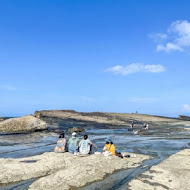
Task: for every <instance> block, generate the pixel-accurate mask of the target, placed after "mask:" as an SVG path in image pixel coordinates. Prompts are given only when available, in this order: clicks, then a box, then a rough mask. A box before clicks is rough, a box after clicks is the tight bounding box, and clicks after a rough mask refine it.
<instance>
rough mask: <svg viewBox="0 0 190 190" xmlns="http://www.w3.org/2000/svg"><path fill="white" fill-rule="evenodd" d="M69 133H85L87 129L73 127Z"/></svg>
mask: <svg viewBox="0 0 190 190" xmlns="http://www.w3.org/2000/svg"><path fill="white" fill-rule="evenodd" d="M68 132H69V133H73V132H85V129H83V128H80V127H73V128H70V129H68Z"/></svg>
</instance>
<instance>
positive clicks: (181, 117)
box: [179, 115, 190, 121]
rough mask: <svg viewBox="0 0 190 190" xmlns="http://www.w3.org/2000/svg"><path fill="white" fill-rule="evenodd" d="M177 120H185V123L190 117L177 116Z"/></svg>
mask: <svg viewBox="0 0 190 190" xmlns="http://www.w3.org/2000/svg"><path fill="white" fill-rule="evenodd" d="M179 119H181V120H185V121H190V117H189V116H185V115H179Z"/></svg>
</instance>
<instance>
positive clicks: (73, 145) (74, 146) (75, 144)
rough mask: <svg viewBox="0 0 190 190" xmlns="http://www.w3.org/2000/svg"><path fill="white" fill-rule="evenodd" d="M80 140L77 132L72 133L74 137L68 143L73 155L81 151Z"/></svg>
mask: <svg viewBox="0 0 190 190" xmlns="http://www.w3.org/2000/svg"><path fill="white" fill-rule="evenodd" d="M79 142H80V140H79V138H77V134H76V133H75V132H73V133H72V137H71V138H70V139H69V141H68V151H69V152H71V153H76V152H78V151H79Z"/></svg>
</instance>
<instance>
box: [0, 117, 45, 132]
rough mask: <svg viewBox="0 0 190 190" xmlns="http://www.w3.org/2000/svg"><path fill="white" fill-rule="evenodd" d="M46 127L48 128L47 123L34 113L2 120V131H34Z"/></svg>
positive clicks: (0, 129)
mask: <svg viewBox="0 0 190 190" xmlns="http://www.w3.org/2000/svg"><path fill="white" fill-rule="evenodd" d="M45 129H47V124H46V123H45V122H44V121H41V120H40V119H38V118H36V117H34V116H32V115H28V116H25V117H21V118H13V119H7V120H5V121H2V122H0V132H1V133H2V132H4V133H19V132H34V131H40V130H45Z"/></svg>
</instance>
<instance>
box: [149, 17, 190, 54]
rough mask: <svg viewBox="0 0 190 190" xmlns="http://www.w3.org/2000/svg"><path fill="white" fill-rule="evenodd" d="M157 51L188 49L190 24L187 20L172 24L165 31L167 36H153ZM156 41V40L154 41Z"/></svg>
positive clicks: (189, 44)
mask: <svg viewBox="0 0 190 190" xmlns="http://www.w3.org/2000/svg"><path fill="white" fill-rule="evenodd" d="M152 36H153V37H152V38H153V40H154V41H156V42H157V43H158V44H157V51H165V52H172V51H181V52H182V51H184V50H186V49H188V48H190V22H188V21H187V20H183V21H180V20H179V21H175V22H172V23H171V25H170V26H169V28H168V29H167V34H160V33H157V34H154V35H152ZM155 39H157V40H155Z"/></svg>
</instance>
